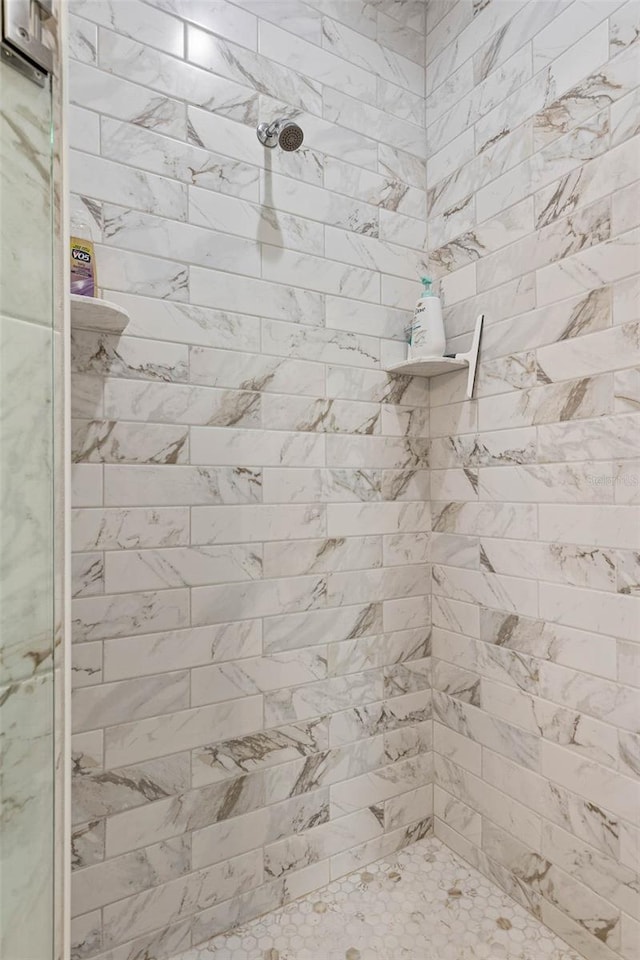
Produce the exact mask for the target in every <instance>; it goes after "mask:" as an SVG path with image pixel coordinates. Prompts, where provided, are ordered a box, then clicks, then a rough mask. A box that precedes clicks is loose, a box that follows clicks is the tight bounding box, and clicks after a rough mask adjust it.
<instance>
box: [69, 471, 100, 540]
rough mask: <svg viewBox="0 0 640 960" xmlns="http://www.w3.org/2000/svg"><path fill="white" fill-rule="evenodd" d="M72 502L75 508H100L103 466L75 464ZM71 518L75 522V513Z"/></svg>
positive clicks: (72, 481)
mask: <svg viewBox="0 0 640 960" xmlns="http://www.w3.org/2000/svg"><path fill="white" fill-rule="evenodd" d="M71 501H72V504H73V506H75V507H97V506H100V504H101V503H102V464H98V463H74V464H73V465H72V467H71ZM71 517H72V522H73V517H74V513H73V511H72V514H71ZM79 549H82V548H81V547H80V548H79ZM85 549H86V548H85Z"/></svg>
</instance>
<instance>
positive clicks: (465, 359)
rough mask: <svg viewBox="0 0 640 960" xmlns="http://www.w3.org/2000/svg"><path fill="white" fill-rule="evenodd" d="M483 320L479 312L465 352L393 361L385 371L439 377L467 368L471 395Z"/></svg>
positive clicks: (470, 395)
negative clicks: (469, 343) (447, 355)
mask: <svg viewBox="0 0 640 960" xmlns="http://www.w3.org/2000/svg"><path fill="white" fill-rule="evenodd" d="M483 322H484V313H481V314H480V316H479V317H478V319H477V320H476V327H475V330H474V331H473V341H472V343H471V349H470V350H467V352H466V353H456V354H455V355H454V356H453V357H423V358H422V359H419V358H418V357H413V358H411V359H410V360H402V361H401V362H400V363H394V364H392V365H391V366H390V367H387V373H404V374H408V375H409V376H412V377H439V376H440V374H441V373H451V371H453V370H464V368H465V367H468V368H469V376H468V378H467V397H468V398H469V399H471V397H472V396H473V385H474V383H475V381H476V367H477V366H478V351H479V350H480V334H481V333H482V324H483Z"/></svg>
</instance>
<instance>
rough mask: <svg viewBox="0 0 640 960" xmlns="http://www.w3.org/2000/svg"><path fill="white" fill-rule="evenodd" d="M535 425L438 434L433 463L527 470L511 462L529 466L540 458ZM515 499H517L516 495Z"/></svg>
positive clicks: (438, 466) (435, 440) (432, 456)
mask: <svg viewBox="0 0 640 960" xmlns="http://www.w3.org/2000/svg"><path fill="white" fill-rule="evenodd" d="M471 409H473V408H471ZM535 443H536V430H535V428H534V427H522V428H519V429H513V430H511V429H508V430H493V431H488V432H487V433H466V434H462V435H460V436H458V435H457V433H454V434H453V435H450V436H443V437H434V439H433V440H432V441H431V444H430V454H429V456H430V463H431V466H432V467H434V468H436V469H442V468H452V467H463V468H468V467H471V468H477V467H479V468H480V472H481V473H484V472H485V470H487V469H494V470H495V469H498V467H497V465H498V464H499V465H500V468H501V469H503V470H506V469H525V466H521V467H519V468H516V467H510V466H509V465H510V464H514V463H516V464H520V465H526V464H530V463H531V462H532V461H534V460H535V459H536V447H535ZM512 499H516V498H515V497H514V498H512Z"/></svg>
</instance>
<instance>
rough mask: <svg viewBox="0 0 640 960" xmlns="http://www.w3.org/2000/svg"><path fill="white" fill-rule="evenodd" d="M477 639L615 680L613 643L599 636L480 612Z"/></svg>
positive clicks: (485, 609) (501, 613)
mask: <svg viewBox="0 0 640 960" xmlns="http://www.w3.org/2000/svg"><path fill="white" fill-rule="evenodd" d="M563 509H564V508H563ZM479 636H480V639H482V640H483V641H486V642H488V643H491V644H497V645H498V646H499V647H500V648H502V649H503V650H514V651H516V652H518V653H525V654H528V655H530V656H535V657H536V658H539V659H543V660H549V661H551V662H553V663H558V664H561V665H563V666H567V667H572V668H573V669H576V670H582V669H587V670H588V671H589V672H590V673H593V674H594V675H596V676H599V677H606V678H609V679H613V680H615V679H616V642H615V640H613V639H610V638H607V637H603V636H601V635H597V634H594V633H587V632H583V631H580V630H574V629H572V628H571V627H565V626H563V625H561V624H556V623H549V622H546V621H544V620H536V619H530V618H527V617H522V616H520V615H514V614H510V613H503V612H501V611H498V610H490V609H488V608H483V609H482V610H481V611H480V630H479Z"/></svg>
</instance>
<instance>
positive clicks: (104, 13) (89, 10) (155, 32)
mask: <svg viewBox="0 0 640 960" xmlns="http://www.w3.org/2000/svg"><path fill="white" fill-rule="evenodd" d="M71 9H72V10H73V12H74V13H76V14H78V15H79V16H81V17H86V18H87V19H88V20H91V21H93V22H94V23H96V24H100V26H103V27H109V28H110V29H112V30H115V31H117V32H118V33H119V34H121V35H123V36H126V37H134V38H136V37H139V36H140V35H141V34H142V35H143V36H144V38H145V43H147V44H149V46H151V47H156V48H157V49H159V50H164V51H165V52H166V53H172V54H173V55H174V56H177V57H181V56H182V53H183V45H184V26H183V24H182V23H181V21H180V20H177V19H174V18H173V17H170V16H167V14H165V13H163V12H162V11H161V10H159V9H157V8H156V7H152V8H151V10H150V11H149V10H147V8H146V6H145V5H144V4H142V3H139V2H133V3H128V4H127V5H123V4H120V3H114V2H113V0H98V2H96V0H72V3H71Z"/></svg>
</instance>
